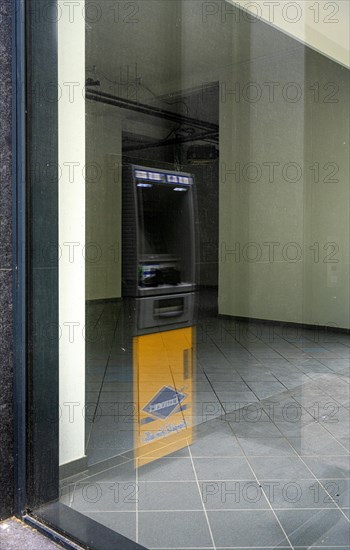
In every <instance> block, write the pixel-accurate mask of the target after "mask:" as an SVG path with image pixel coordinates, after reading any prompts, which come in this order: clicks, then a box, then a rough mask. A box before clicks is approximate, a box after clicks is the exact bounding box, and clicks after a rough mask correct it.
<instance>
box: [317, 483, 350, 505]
mask: <svg viewBox="0 0 350 550" xmlns="http://www.w3.org/2000/svg"><path fill="white" fill-rule="evenodd" d="M320 483H321V485H322V487H324V489H325V490H326V491H327V493H328V494H329V496H330V497H331V498H332V499H333V500H334V502H335V503H336V504H337V505H338V506H339V507H340V508H349V507H350V491H349V484H350V481H349V479H322V480H321V481H320Z"/></svg>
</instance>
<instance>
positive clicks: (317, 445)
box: [288, 434, 348, 456]
mask: <svg viewBox="0 0 350 550" xmlns="http://www.w3.org/2000/svg"><path fill="white" fill-rule="evenodd" d="M288 440H289V441H290V443H291V445H292V446H293V447H294V449H295V450H296V451H297V453H298V454H300V455H306V456H308V455H309V456H312V455H316V456H322V455H330V456H332V455H346V454H348V451H346V450H345V449H344V447H342V446H341V445H340V444H339V443H337V441H336V440H335V439H334V438H333V437H331V436H327V435H325V436H322V437H308V438H307V437H305V436H303V434H302V435H301V436H300V437H288Z"/></svg>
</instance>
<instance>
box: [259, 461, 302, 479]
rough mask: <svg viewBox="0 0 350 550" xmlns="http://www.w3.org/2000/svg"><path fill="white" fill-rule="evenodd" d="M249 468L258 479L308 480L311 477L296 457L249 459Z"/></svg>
mask: <svg viewBox="0 0 350 550" xmlns="http://www.w3.org/2000/svg"><path fill="white" fill-rule="evenodd" d="M249 462H250V465H251V467H252V468H253V470H254V473H255V475H256V477H257V478H258V479H267V478H269V479H291V480H292V479H295V480H299V479H308V478H310V477H312V475H311V474H310V471H309V470H308V468H307V467H306V466H305V464H304V463H303V461H302V460H301V459H300V458H299V457H297V456H278V457H260V456H258V457H251V458H249Z"/></svg>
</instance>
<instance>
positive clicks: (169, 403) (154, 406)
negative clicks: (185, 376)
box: [142, 386, 187, 420]
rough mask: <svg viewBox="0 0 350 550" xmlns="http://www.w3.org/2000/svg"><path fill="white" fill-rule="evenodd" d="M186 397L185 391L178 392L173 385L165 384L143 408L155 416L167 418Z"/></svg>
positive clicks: (162, 418)
mask: <svg viewBox="0 0 350 550" xmlns="http://www.w3.org/2000/svg"><path fill="white" fill-rule="evenodd" d="M186 397H187V395H186V394H185V393H181V392H178V391H176V390H175V388H172V387H171V386H163V387H162V388H161V389H160V390H159V392H158V393H156V395H155V396H154V397H152V399H151V401H149V402H148V403H147V405H146V406H145V407H144V408H143V409H142V410H143V412H145V413H148V414H150V415H151V416H153V417H156V418H160V419H161V420H166V419H167V418H168V417H169V416H170V415H171V414H173V413H174V412H175V411H176V409H178V408H179V407H180V405H181V403H182V401H184V399H186Z"/></svg>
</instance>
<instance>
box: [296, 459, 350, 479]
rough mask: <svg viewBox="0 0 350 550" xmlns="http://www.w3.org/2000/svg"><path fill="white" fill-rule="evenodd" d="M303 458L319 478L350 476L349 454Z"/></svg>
mask: <svg viewBox="0 0 350 550" xmlns="http://www.w3.org/2000/svg"><path fill="white" fill-rule="evenodd" d="M303 460H304V462H305V464H307V466H308V467H309V468H310V470H311V471H312V473H313V474H314V475H315V476H316V477H317V478H318V479H330V478H349V477H350V457H349V456H318V457H314V458H313V457H308V456H306V457H304V458H303Z"/></svg>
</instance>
